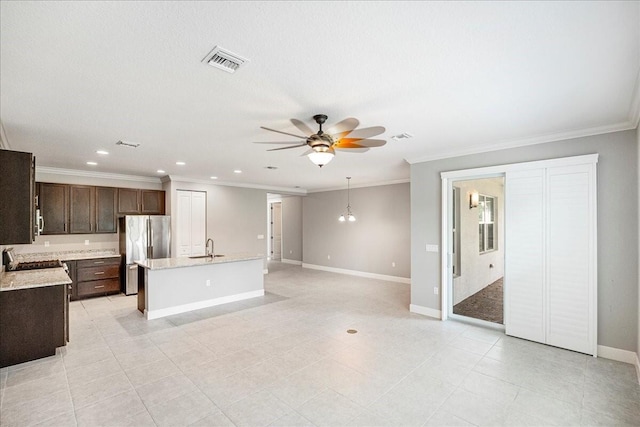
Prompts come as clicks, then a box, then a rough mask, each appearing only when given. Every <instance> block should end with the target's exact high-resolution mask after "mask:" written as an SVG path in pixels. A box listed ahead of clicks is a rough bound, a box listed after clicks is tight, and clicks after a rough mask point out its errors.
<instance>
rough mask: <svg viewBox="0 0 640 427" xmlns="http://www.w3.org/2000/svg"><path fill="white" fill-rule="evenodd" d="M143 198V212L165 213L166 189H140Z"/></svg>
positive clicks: (152, 213)
mask: <svg viewBox="0 0 640 427" xmlns="http://www.w3.org/2000/svg"><path fill="white" fill-rule="evenodd" d="M140 195H141V197H140V198H141V199H142V209H141V213H143V214H149V215H164V191H157V190H140Z"/></svg>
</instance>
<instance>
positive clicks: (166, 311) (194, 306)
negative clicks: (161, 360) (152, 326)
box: [144, 289, 264, 320]
mask: <svg viewBox="0 0 640 427" xmlns="http://www.w3.org/2000/svg"><path fill="white" fill-rule="evenodd" d="M263 295H264V289H260V290H257V291H251V292H244V293H241V294H237V295H229V296H226V297H220V298H214V299H210V300H206V301H198V302H194V303H190V304H183V305H177V306H175V307H168V308H161V309H159V310H153V311H149V310H146V309H145V311H144V317H146V318H147V320H152V319H159V318H161V317H166V316H171V315H173V314H180V313H186V312H188V311H193V310H199V309H201V308H207V307H213V306H214V305H220V304H227V303H230V302H235V301H242V300H245V299H249V298H255V297H261V296H263Z"/></svg>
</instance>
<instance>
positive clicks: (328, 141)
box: [256, 114, 387, 167]
mask: <svg viewBox="0 0 640 427" xmlns="http://www.w3.org/2000/svg"><path fill="white" fill-rule="evenodd" d="M313 119H314V120H315V122H316V123H317V124H318V126H319V129H318V131H317V132H315V133H314V131H313V130H312V129H311V128H310V127H309V126H307V125H306V124H305V123H304V122H302V121H301V120H298V119H291V123H293V125H294V126H295V127H296V128H298V130H300V131H301V132H302V133H303V134H304V135H306V136H303V135H296V134H293V133H289V132H283V131H279V130H276V129H271V128H268V127H264V126H260V128H261V129H264V130H268V131H271V132H277V133H281V134H283V135H289V136H293V137H295V138H300V139H303V140H304V142H302V143H299V144H296V143H295V142H293V141H287V142H256V144H295V145H289V146H288V147H282V148H272V149H270V150H267V151H278V150H288V149H290V148H299V147H304V146H308V147H309V150H307V151H305V152H304V153H302V155H303V156H308V157H309V160H311V161H312V162H313V163H314V164H316V165H318V166H320V167H322V166H324V165H326V164H327V163H329V162H330V161H331V160H332V159H333V156H334V155H335V150H351V151H355V152H359V153H362V152H365V151H368V150H369V148H372V147H381V146H383V145H384V144H386V143H387V141H385V140H383V139H369V138H371V137H373V136H377V135H380V134H382V133H384V131H385V128H384V127H382V126H374V127H369V128H362V129H356V128H357V127H358V125H359V124H360V122H359V121H358V119H354V118H353V117H351V118H348V119H344V120H342V121H341V122H338V123H336V124H335V125H333V126H332V127H331V128H329V129H328V130H327V132H324V131H323V130H322V125H323V124H324V123H325V122H326V121H327V116H326V115H325V114H316V115H315V116H313Z"/></svg>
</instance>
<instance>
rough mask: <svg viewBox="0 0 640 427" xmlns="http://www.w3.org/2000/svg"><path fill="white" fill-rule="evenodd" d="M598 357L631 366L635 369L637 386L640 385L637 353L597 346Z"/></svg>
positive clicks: (639, 365) (639, 362)
mask: <svg viewBox="0 0 640 427" xmlns="http://www.w3.org/2000/svg"><path fill="white" fill-rule="evenodd" d="M598 357H604V358H605V359H611V360H615V361H617V362H624V363H630V364H632V365H633V366H635V368H636V375H637V377H638V384H640V360H638V353H636V352H633V351H629V350H621V349H619V348H614V347H607V346H604V345H599V346H598Z"/></svg>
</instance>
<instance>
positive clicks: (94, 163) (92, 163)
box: [87, 162, 98, 166]
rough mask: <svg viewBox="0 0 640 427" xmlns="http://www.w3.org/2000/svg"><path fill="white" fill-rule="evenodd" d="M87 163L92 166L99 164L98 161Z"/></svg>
mask: <svg viewBox="0 0 640 427" xmlns="http://www.w3.org/2000/svg"><path fill="white" fill-rule="evenodd" d="M87 164H88V165H91V166H97V165H98V164H97V163H96V162H87Z"/></svg>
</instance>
